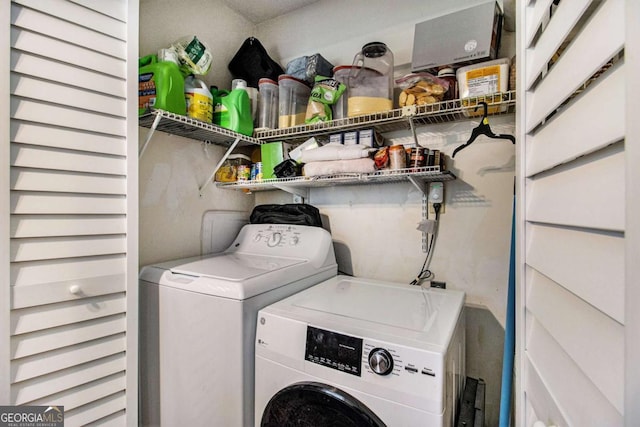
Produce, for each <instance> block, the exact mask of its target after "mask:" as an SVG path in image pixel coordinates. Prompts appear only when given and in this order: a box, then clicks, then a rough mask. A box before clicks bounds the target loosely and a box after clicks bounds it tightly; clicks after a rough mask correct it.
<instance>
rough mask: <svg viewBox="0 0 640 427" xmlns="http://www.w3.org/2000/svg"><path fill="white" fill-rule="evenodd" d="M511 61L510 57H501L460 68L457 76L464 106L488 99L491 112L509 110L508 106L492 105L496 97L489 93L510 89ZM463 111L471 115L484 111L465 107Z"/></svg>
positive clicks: (470, 105)
mask: <svg viewBox="0 0 640 427" xmlns="http://www.w3.org/2000/svg"><path fill="white" fill-rule="evenodd" d="M510 62H511V61H510V60H509V58H501V59H495V60H493V61H486V62H481V63H479V64H474V65H469V66H466V67H462V68H460V69H458V71H457V72H456V77H457V79H458V91H459V93H460V99H462V100H463V101H462V105H463V107H475V106H476V105H477V103H478V102H479V101H486V102H487V104H488V107H489V108H488V110H487V112H488V113H489V114H495V113H497V112H505V111H507V107H506V106H494V107H492V106H491V104H492V103H493V101H494V99H493V98H492V97H491V96H488V95H493V94H496V93H500V92H506V91H507V90H508V89H509V64H510ZM465 98H472V99H466V100H465ZM500 100H501V99H497V100H496V101H500ZM463 113H464V115H465V116H468V117H469V116H480V115H482V113H483V112H482V111H481V110H480V109H479V110H478V111H476V112H474V111H473V109H463Z"/></svg>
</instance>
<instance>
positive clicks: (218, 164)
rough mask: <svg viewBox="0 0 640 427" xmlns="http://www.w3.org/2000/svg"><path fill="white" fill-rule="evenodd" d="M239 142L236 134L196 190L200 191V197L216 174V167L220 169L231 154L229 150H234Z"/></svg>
mask: <svg viewBox="0 0 640 427" xmlns="http://www.w3.org/2000/svg"><path fill="white" fill-rule="evenodd" d="M239 142H240V137H239V136H238V137H237V138H236V139H235V141H233V144H231V145H230V146H229V148H228V149H227V151H226V152H225V153H224V155H223V156H222V158H221V159H220V161H219V162H218V163H217V164H216V167H215V168H214V169H213V172H211V175H209V178H207V180H206V181H205V182H204V184H202V186H201V187H200V189H199V190H198V191H199V192H200V197H202V195H203V194H204V189H205V188H207V187H208V186H209V184H211V181H213V177H214V176H216V172H218V169H220V166H222V164H223V163H224V162H225V160H227V157H229V154H231V152H232V151H233V150H234V148H236V145H238V143H239Z"/></svg>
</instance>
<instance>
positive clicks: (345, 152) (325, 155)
mask: <svg viewBox="0 0 640 427" xmlns="http://www.w3.org/2000/svg"><path fill="white" fill-rule="evenodd" d="M371 151H372V148H371V147H367V146H366V145H358V144H356V145H342V144H340V143H338V142H332V143H329V144H327V145H323V146H322V147H318V148H312V149H310V150H304V151H303V152H302V156H301V159H300V160H301V161H302V163H309V162H320V161H325V160H352V159H361V158H363V157H369V153H370V152H371ZM373 151H375V150H373Z"/></svg>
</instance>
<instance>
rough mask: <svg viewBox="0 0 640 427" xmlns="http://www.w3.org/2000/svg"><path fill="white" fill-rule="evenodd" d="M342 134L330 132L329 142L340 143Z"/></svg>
mask: <svg viewBox="0 0 640 427" xmlns="http://www.w3.org/2000/svg"><path fill="white" fill-rule="evenodd" d="M343 136H344V135H343V134H342V132H341V133H332V134H331V135H329V143H330V144H331V143H334V144H342V137H343Z"/></svg>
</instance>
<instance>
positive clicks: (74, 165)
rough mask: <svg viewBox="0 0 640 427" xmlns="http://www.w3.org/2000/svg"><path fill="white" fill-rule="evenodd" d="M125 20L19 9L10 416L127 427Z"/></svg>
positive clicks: (25, 4)
mask: <svg viewBox="0 0 640 427" xmlns="http://www.w3.org/2000/svg"><path fill="white" fill-rule="evenodd" d="M93 3H95V5H93ZM126 12H127V2H126V0H109V1H100V2H82V1H75V2H72V1H67V0H47V1H40V0H15V1H13V2H12V4H11V29H10V37H11V39H10V44H11V55H10V97H11V100H10V108H11V111H10V113H11V119H10V120H11V122H10V138H11V141H10V143H11V148H10V159H9V163H10V191H11V193H10V207H9V209H10V215H11V218H10V246H9V249H10V254H9V257H10V280H11V314H10V323H11V334H12V336H11V338H10V347H11V348H10V351H11V364H10V374H11V378H10V382H11V389H10V390H11V399H12V402H11V404H15V405H62V406H64V408H65V425H69V426H74V425H85V424H89V423H97V424H101V423H102V424H105V425H108V424H109V423H111V424H112V425H124V424H125V421H124V420H125V418H124V417H125V412H126V404H125V402H126V394H127V393H128V391H127V385H126V384H127V382H126V375H127V363H126V357H127V339H126V338H127V280H126V277H127V238H128V230H127V215H128V212H127V206H128V205H127V173H128V172H127V171H128V167H127V57H128V55H127V51H128V47H127V23H126V19H127V13H126ZM136 25H137V23H136ZM135 42H136V43H137V40H136V41H135ZM131 393H136V391H135V390H132V391H131Z"/></svg>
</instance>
